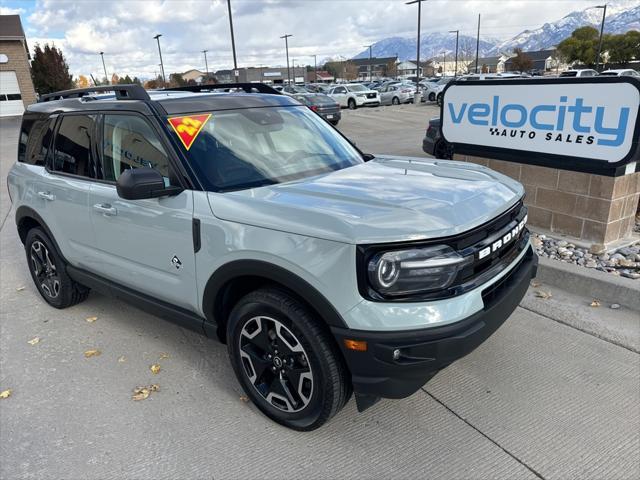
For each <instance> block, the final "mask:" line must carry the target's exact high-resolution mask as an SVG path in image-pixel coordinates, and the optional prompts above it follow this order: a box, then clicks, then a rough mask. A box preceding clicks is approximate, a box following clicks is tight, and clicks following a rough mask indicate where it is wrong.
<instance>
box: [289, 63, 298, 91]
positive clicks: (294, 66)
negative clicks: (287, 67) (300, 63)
mask: <svg viewBox="0 0 640 480" xmlns="http://www.w3.org/2000/svg"><path fill="white" fill-rule="evenodd" d="M291 70H293V84H294V85H295V84H296V59H295V58H292V59H291ZM289 83H291V82H289Z"/></svg>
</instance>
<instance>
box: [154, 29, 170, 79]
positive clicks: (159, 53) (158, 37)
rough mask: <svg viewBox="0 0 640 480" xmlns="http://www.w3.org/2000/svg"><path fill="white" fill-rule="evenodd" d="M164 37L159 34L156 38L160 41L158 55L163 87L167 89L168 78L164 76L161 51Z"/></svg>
mask: <svg viewBox="0 0 640 480" xmlns="http://www.w3.org/2000/svg"><path fill="white" fill-rule="evenodd" d="M161 36H162V34H161V33H159V34H157V35H156V36H155V37H153V38H155V39H156V40H157V41H158V55H160V71H161V72H162V86H163V87H166V86H167V77H165V76H164V63H162V50H160V37H161Z"/></svg>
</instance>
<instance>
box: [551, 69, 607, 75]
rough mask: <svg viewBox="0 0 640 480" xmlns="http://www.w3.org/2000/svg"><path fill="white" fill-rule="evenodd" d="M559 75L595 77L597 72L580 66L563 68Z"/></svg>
mask: <svg viewBox="0 0 640 480" xmlns="http://www.w3.org/2000/svg"><path fill="white" fill-rule="evenodd" d="M560 76H561V77H597V76H598V72H596V71H595V70H593V69H591V68H581V69H574V70H565V71H564V72H562V73H560Z"/></svg>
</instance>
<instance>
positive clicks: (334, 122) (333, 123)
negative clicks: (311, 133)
mask: <svg viewBox="0 0 640 480" xmlns="http://www.w3.org/2000/svg"><path fill="white" fill-rule="evenodd" d="M330 123H331V125H333V126H334V127H337V126H338V123H340V120H331V122H330Z"/></svg>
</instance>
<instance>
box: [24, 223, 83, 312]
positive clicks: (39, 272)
mask: <svg viewBox="0 0 640 480" xmlns="http://www.w3.org/2000/svg"><path fill="white" fill-rule="evenodd" d="M24 248H25V253H26V254H27V263H28V265H29V272H30V273H31V278H32V279H33V283H34V284H35V286H36V288H37V289H38V292H39V293H40V295H41V296H42V298H44V300H45V301H46V302H47V303H48V304H49V305H51V306H52V307H55V308H67V307H71V306H73V305H76V304H77V303H80V302H83V301H84V300H86V298H87V297H88V296H89V289H88V288H87V287H85V286H84V285H80V284H79V283H77V282H76V281H74V280H73V279H71V277H69V275H68V274H67V265H66V263H65V262H64V260H63V259H62V256H61V255H60V254H59V253H58V251H57V250H56V248H55V246H54V243H53V242H52V241H51V239H50V238H49V236H48V235H47V234H46V233H45V232H44V231H43V230H42V229H41V228H38V227H35V228H32V229H31V230H29V232H28V233H27V237H26V239H25V242H24Z"/></svg>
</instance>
